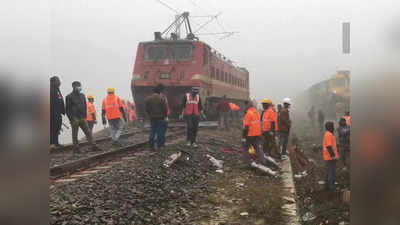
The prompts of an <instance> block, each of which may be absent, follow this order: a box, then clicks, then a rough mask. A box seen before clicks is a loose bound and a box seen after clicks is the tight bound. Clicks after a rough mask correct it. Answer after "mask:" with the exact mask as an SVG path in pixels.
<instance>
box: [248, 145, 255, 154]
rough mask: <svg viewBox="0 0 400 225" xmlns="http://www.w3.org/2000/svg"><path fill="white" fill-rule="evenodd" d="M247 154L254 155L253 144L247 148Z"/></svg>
mask: <svg viewBox="0 0 400 225" xmlns="http://www.w3.org/2000/svg"><path fill="white" fill-rule="evenodd" d="M249 154H250V155H255V154H256V150H255V149H254V147H253V145H251V146H250V148H249Z"/></svg>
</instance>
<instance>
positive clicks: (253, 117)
mask: <svg viewBox="0 0 400 225" xmlns="http://www.w3.org/2000/svg"><path fill="white" fill-rule="evenodd" d="M260 137H261V124H260V113H259V112H258V111H257V109H256V108H255V107H254V106H253V105H252V103H251V102H249V101H245V115H244V118H243V133H242V146H243V148H244V149H243V158H244V161H245V163H246V164H247V165H248V166H250V165H251V160H250V154H249V148H250V147H251V146H253V148H254V150H255V151H256V155H257V158H258V160H259V161H260V162H261V163H262V164H265V158H264V154H263V152H262V151H261V149H260V148H259V145H260Z"/></svg>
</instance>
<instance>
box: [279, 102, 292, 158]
mask: <svg viewBox="0 0 400 225" xmlns="http://www.w3.org/2000/svg"><path fill="white" fill-rule="evenodd" d="M290 104H291V103H290V98H285V99H283V109H282V110H281V112H280V113H279V124H278V128H279V138H280V145H281V147H282V159H286V158H287V152H286V148H287V144H288V141H289V134H290V127H291V121H290V117H289V108H290Z"/></svg>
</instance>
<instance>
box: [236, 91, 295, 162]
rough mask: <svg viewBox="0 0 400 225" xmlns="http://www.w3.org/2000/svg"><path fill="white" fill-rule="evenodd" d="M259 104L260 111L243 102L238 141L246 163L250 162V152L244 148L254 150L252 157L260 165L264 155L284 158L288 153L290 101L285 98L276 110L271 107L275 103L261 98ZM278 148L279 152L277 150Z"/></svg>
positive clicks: (251, 103) (248, 102) (273, 106)
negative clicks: (240, 135) (260, 106)
mask: <svg viewBox="0 0 400 225" xmlns="http://www.w3.org/2000/svg"><path fill="white" fill-rule="evenodd" d="M261 103H262V106H263V111H262V112H261V114H260V112H259V111H258V110H257V109H256V105H255V104H254V103H253V102H250V101H246V102H245V109H244V111H245V115H244V118H243V133H242V144H243V146H244V149H245V151H243V154H244V161H245V162H246V164H247V165H248V166H250V165H251V155H250V152H249V151H247V149H254V154H255V155H256V157H255V158H256V159H257V160H258V161H260V163H262V164H264V163H265V159H266V157H267V156H271V157H275V158H277V159H281V160H285V159H287V155H288V154H287V144H288V138H289V133H290V128H291V120H290V115H289V108H290V105H291V100H290V99H289V98H285V99H284V100H283V107H282V105H280V104H279V105H278V109H275V105H273V104H272V101H271V100H270V99H267V98H265V99H264V100H263V101H262V102H261ZM278 137H279V141H278V143H277V141H276V140H277V139H278ZM261 143H262V144H261ZM278 145H279V146H280V147H278ZM280 149H281V151H279V150H280Z"/></svg>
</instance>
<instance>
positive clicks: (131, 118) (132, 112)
mask: <svg viewBox="0 0 400 225" xmlns="http://www.w3.org/2000/svg"><path fill="white" fill-rule="evenodd" d="M136 118H137V117H136V112H135V110H133V109H130V110H129V121H130V122H133V121H134V120H135V119H136Z"/></svg>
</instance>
